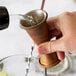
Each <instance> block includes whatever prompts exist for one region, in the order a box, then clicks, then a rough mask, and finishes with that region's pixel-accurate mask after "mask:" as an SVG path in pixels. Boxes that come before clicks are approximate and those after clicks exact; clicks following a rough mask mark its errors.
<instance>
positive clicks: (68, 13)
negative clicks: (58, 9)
mask: <svg viewBox="0 0 76 76" xmlns="http://www.w3.org/2000/svg"><path fill="white" fill-rule="evenodd" d="M71 14H72V12H64V13H62V15H64V16H67V15H71Z"/></svg>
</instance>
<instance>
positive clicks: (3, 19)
mask: <svg viewBox="0 0 76 76" xmlns="http://www.w3.org/2000/svg"><path fill="white" fill-rule="evenodd" d="M8 25H9V14H8V10H7V8H6V7H3V6H0V30H3V29H5V28H7V27H8Z"/></svg>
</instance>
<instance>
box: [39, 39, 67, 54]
mask: <svg viewBox="0 0 76 76" xmlns="http://www.w3.org/2000/svg"><path fill="white" fill-rule="evenodd" d="M56 51H66V48H65V45H64V39H62V38H61V39H58V40H54V41H51V42H45V43H42V44H40V45H39V46H38V53H39V54H40V55H41V54H48V53H52V52H56Z"/></svg>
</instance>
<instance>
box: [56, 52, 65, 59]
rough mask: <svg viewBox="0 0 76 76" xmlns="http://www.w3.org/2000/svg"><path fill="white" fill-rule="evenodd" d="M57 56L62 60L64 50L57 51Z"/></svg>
mask: <svg viewBox="0 0 76 76" xmlns="http://www.w3.org/2000/svg"><path fill="white" fill-rule="evenodd" d="M57 56H58V59H59V60H64V58H65V53H64V52H57Z"/></svg>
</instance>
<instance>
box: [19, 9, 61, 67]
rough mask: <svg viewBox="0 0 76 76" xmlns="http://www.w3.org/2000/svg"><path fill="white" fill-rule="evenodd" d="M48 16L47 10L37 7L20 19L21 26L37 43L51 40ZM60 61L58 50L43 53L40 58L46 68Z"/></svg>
mask: <svg viewBox="0 0 76 76" xmlns="http://www.w3.org/2000/svg"><path fill="white" fill-rule="evenodd" d="M47 17H48V14H47V12H45V11H43V10H39V9H37V10H32V11H30V12H28V13H27V14H25V15H24V19H22V20H20V24H21V27H22V28H23V29H25V30H26V31H27V32H28V34H29V35H30V36H31V38H32V39H33V41H34V42H35V43H36V44H37V45H39V44H41V43H43V42H46V41H49V40H50V37H49V31H48V25H47V22H46V19H47ZM59 62H60V60H59V59H58V57H57V54H56V52H55V53H51V54H47V55H41V56H40V59H39V63H40V64H41V65H42V66H43V67H46V68H47V67H52V66H55V65H56V64H58V63H59Z"/></svg>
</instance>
